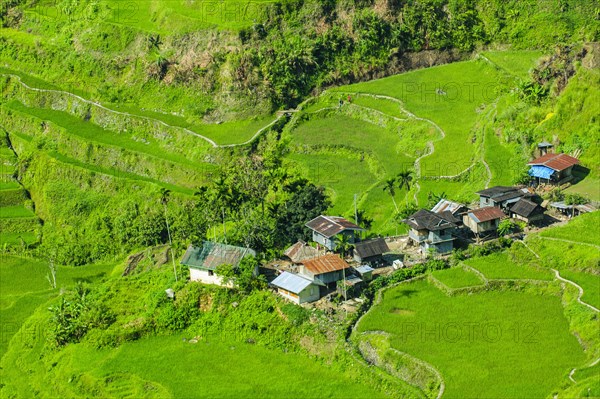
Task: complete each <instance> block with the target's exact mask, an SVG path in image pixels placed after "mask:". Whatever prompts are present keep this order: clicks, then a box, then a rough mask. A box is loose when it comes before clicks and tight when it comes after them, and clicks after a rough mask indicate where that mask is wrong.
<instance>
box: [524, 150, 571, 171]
mask: <svg viewBox="0 0 600 399" xmlns="http://www.w3.org/2000/svg"><path fill="white" fill-rule="evenodd" d="M577 164H579V160H578V159H577V158H574V157H572V156H570V155H567V154H546V155H543V156H541V157H539V158H536V159H534V160H533V161H531V162H529V163H528V164H527V165H543V166H547V167H549V168H550V169H553V170H556V171H557V172H560V171H562V170H565V169H567V168H570V167H571V166H573V165H577Z"/></svg>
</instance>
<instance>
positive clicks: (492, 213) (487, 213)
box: [468, 206, 505, 223]
mask: <svg viewBox="0 0 600 399" xmlns="http://www.w3.org/2000/svg"><path fill="white" fill-rule="evenodd" d="M468 215H469V217H470V218H471V219H473V220H475V221H476V222H477V223H483V222H489V221H490V220H494V219H501V218H503V217H504V216H505V215H504V212H502V210H501V209H500V208H496V207H495V206H486V207H485V208H479V209H473V210H472V211H469V213H468Z"/></svg>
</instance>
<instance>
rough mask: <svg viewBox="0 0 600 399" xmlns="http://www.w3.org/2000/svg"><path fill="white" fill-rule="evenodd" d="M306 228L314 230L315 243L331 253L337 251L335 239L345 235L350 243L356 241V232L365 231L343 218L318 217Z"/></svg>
mask: <svg viewBox="0 0 600 399" xmlns="http://www.w3.org/2000/svg"><path fill="white" fill-rule="evenodd" d="M306 227H308V228H309V229H311V230H312V233H313V236H312V238H313V241H314V242H316V243H319V244H321V245H323V246H324V247H325V248H327V249H328V250H330V251H333V250H335V248H336V246H337V242H336V240H335V237H336V236H338V235H340V234H343V235H346V236H348V241H349V242H351V243H354V242H355V241H356V237H355V235H356V232H357V231H363V230H364V229H363V228H362V227H360V226H357V225H356V224H354V223H352V222H350V221H348V220H346V219H344V218H343V217H341V216H323V215H321V216H318V217H316V218H314V219H313V220H311V221H310V222H308V223H306Z"/></svg>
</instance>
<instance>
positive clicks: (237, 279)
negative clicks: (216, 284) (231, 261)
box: [215, 256, 267, 293]
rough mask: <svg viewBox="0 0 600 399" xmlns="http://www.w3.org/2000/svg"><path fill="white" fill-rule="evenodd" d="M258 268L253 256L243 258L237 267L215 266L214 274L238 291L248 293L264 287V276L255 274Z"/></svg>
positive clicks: (256, 260)
mask: <svg viewBox="0 0 600 399" xmlns="http://www.w3.org/2000/svg"><path fill="white" fill-rule="evenodd" d="M258 266H259V263H258V259H256V258H255V257H253V256H246V257H244V258H243V259H242V260H241V261H240V263H239V265H238V267H233V266H232V265H227V264H226V265H221V266H217V269H216V271H215V272H216V274H217V275H218V276H220V277H222V278H223V282H230V283H232V284H233V285H234V287H236V288H237V289H238V290H240V291H242V292H245V293H250V292H252V291H254V290H258V289H262V288H264V287H265V286H266V283H267V282H266V280H265V276H263V275H262V274H257V273H255V270H256V268H257V267H258Z"/></svg>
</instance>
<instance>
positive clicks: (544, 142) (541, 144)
mask: <svg viewBox="0 0 600 399" xmlns="http://www.w3.org/2000/svg"><path fill="white" fill-rule="evenodd" d="M548 147H554V146H553V145H552V143H548V142H547V141H542V142H541V143H539V144H538V148H548Z"/></svg>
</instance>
